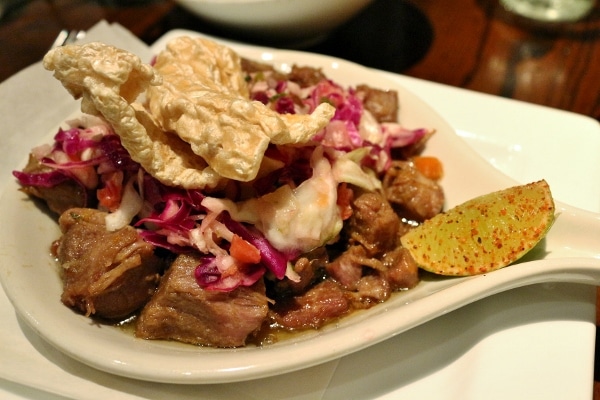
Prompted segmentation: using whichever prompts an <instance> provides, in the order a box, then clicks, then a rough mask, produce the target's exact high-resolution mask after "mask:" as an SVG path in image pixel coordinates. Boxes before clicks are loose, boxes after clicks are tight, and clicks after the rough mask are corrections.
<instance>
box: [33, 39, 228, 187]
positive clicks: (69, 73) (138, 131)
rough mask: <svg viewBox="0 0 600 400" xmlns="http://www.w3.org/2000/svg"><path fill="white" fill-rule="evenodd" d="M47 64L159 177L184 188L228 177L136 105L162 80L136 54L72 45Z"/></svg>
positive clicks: (53, 54)
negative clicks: (159, 125) (213, 167)
mask: <svg viewBox="0 0 600 400" xmlns="http://www.w3.org/2000/svg"><path fill="white" fill-rule="evenodd" d="M44 67H45V68H46V69H48V70H51V71H54V76H55V77H56V78H57V79H58V80H59V81H61V83H62V84H63V86H64V87H65V88H66V89H67V90H68V91H69V93H71V94H72V95H73V97H75V98H76V99H77V98H81V99H82V102H81V111H82V112H84V113H87V114H92V115H99V116H102V117H104V118H105V119H106V120H107V121H108V122H109V123H110V124H111V125H112V127H113V129H114V130H115V132H116V133H117V134H118V135H119V136H120V137H121V143H122V144H123V147H125V148H126V149H127V151H128V152H129V154H130V155H131V158H132V159H134V160H135V161H137V162H138V163H140V164H141V165H142V166H143V167H144V169H145V170H146V171H147V172H148V173H150V174H151V175H153V176H154V177H155V178H157V179H158V180H160V181H162V182H163V183H165V184H167V185H170V186H182V187H185V188H206V187H208V188H214V187H216V186H217V185H218V184H219V183H220V182H222V181H223V178H222V177H220V176H219V175H218V174H216V173H215V172H214V171H213V169H212V168H210V167H209V166H208V165H207V164H206V162H205V161H204V160H203V159H202V158H200V157H198V156H196V155H195V154H193V153H192V151H191V149H190V148H189V145H188V144H187V143H185V142H183V141H182V140H181V139H179V138H178V137H177V136H173V135H166V134H165V133H164V132H163V131H162V130H161V129H160V128H158V125H157V124H156V123H155V122H154V120H153V118H152V117H151V116H150V115H149V114H148V113H147V112H146V111H145V110H144V108H143V106H142V105H141V104H137V103H135V100H136V99H137V98H138V96H139V95H140V94H141V93H143V92H144V91H145V90H146V88H147V87H148V86H150V85H159V84H160V83H161V82H162V79H161V78H160V75H158V74H157V73H156V71H154V69H153V68H152V67H151V66H149V65H146V64H143V63H142V62H141V60H140V59H139V58H138V57H137V56H135V55H133V54H130V53H128V52H126V51H123V50H120V49H117V48H115V47H112V46H108V45H104V44H101V43H90V44H86V45H81V46H78V45H69V46H63V47H58V48H55V49H53V50H51V51H50V52H48V54H46V56H45V57H44Z"/></svg>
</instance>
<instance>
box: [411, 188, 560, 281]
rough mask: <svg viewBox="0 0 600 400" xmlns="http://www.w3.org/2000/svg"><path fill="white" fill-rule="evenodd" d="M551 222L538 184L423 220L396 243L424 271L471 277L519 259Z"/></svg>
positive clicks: (549, 205) (548, 201) (550, 208)
mask: <svg viewBox="0 0 600 400" xmlns="http://www.w3.org/2000/svg"><path fill="white" fill-rule="evenodd" d="M553 222H554V200H553V199H552V193H551V192H550V187H549V186H548V183H546V181H544V180H541V181H538V182H533V183H529V184H527V185H522V186H515V187H511V188H508V189H505V190H501V191H498V192H493V193H489V194H486V195H483V196H480V197H477V198H474V199H472V200H469V201H467V202H465V203H463V204H460V205H458V206H456V207H454V208H453V209H451V210H449V211H447V212H444V213H441V214H438V215H436V216H435V217H433V218H431V219H429V220H427V221H425V222H424V223H423V224H421V225H419V226H418V227H416V228H414V229H412V230H411V231H409V232H408V233H406V234H404V236H402V238H401V239H400V241H401V242H402V245H403V246H404V247H406V248H407V249H408V251H409V252H410V254H411V255H412V256H413V258H414V259H415V261H416V262H417V265H419V267H421V268H422V269H424V270H427V271H430V272H433V273H435V274H440V275H453V276H465V275H476V274H483V273H487V272H490V271H494V270H497V269H499V268H503V267H506V266H507V265H509V264H511V263H513V262H515V261H516V260H518V259H519V258H521V257H523V256H524V255H525V254H526V253H527V252H528V251H529V250H531V249H532V248H533V247H535V245H536V244H537V243H538V242H539V241H540V240H542V239H543V238H544V236H545V235H546V232H548V229H550V227H551V226H552V223H553Z"/></svg>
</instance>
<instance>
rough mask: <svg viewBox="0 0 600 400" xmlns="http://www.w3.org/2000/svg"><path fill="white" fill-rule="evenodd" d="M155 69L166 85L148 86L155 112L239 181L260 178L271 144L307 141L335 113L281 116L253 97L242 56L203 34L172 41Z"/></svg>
mask: <svg viewBox="0 0 600 400" xmlns="http://www.w3.org/2000/svg"><path fill="white" fill-rule="evenodd" d="M155 69H156V70H157V71H158V72H159V73H160V75H161V76H162V78H163V84H162V85H158V86H153V87H150V88H149V89H148V93H147V96H148V100H149V106H150V109H151V111H152V114H153V115H154V116H155V117H156V119H157V120H158V121H159V122H160V123H161V124H162V127H163V128H164V129H165V130H166V131H174V132H176V133H177V135H179V137H181V138H182V139H183V140H185V141H186V142H188V143H189V144H190V146H191V148H192V150H193V152H194V153H195V154H197V155H199V156H200V157H202V158H203V159H204V160H206V162H207V163H208V164H209V165H210V166H211V167H212V168H213V169H214V170H215V171H217V173H218V174H220V175H221V176H224V177H227V178H231V179H235V180H239V181H249V180H252V179H254V178H255V177H256V175H257V173H258V171H259V168H260V165H261V161H262V159H263V153H264V151H265V150H266V148H267V146H268V144H269V143H274V144H279V145H282V144H299V143H306V142H307V141H309V140H310V139H311V138H312V137H313V136H314V135H315V134H316V133H317V132H319V131H320V130H321V129H322V128H324V127H325V126H326V125H327V124H328V123H329V120H330V119H331V118H332V117H333V113H334V111H335V110H334V108H333V107H332V106H331V105H329V104H321V105H320V106H319V107H318V108H317V109H316V110H315V111H314V112H313V113H312V114H311V115H292V114H285V115H281V114H278V113H277V112H276V111H274V110H272V109H270V108H269V107H267V106H265V105H264V104H262V103H260V102H257V101H250V100H249V99H248V89H247V85H246V83H245V82H244V73H243V72H242V69H241V62H240V58H239V56H238V55H237V54H236V53H235V52H234V51H232V50H231V49H229V48H227V47H224V46H220V45H217V44H215V43H214V42H211V41H209V40H206V39H202V38H196V39H192V38H189V37H180V38H176V39H174V40H172V41H171V42H170V43H169V44H168V45H167V48H166V50H165V51H163V52H162V53H161V54H160V55H159V56H158V58H157V60H156V64H155Z"/></svg>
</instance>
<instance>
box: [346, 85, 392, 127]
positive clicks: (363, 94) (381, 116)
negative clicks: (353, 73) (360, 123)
mask: <svg viewBox="0 0 600 400" xmlns="http://www.w3.org/2000/svg"><path fill="white" fill-rule="evenodd" d="M356 95H357V97H358V98H359V99H361V100H362V102H363V105H364V107H365V109H366V110H368V111H369V112H370V113H371V114H373V116H374V117H375V119H376V120H377V121H378V122H397V121H398V93H397V92H396V91H394V90H381V89H374V88H372V87H369V86H367V85H358V86H357V87H356Z"/></svg>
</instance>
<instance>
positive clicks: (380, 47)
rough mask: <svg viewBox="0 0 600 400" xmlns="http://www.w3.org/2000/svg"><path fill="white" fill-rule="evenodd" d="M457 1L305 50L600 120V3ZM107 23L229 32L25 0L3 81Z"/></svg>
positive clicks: (135, 28)
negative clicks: (578, 16) (539, 19)
mask: <svg viewBox="0 0 600 400" xmlns="http://www.w3.org/2000/svg"><path fill="white" fill-rule="evenodd" d="M451 3H452V4H449V3H448V2H440V1H439V0H410V1H402V0H378V1H376V2H375V3H374V4H373V6H372V7H370V8H369V9H367V10H366V11H365V12H364V13H363V14H362V15H361V16H360V18H358V19H356V20H353V21H351V22H350V23H349V24H347V25H346V26H344V27H342V28H341V29H340V30H338V31H337V32H335V33H334V34H333V35H332V36H331V38H329V39H328V40H326V41H325V42H322V43H320V44H318V45H315V46H312V47H310V48H307V50H310V51H315V52H321V53H327V54H331V55H335V56H340V57H344V58H348V59H351V60H353V61H357V62H359V63H362V64H365V65H368V66H372V67H377V68H381V69H386V70H390V71H393V72H397V73H402V74H406V75H409V76H413V77H417V78H422V79H426V80H430V81H434V82H439V83H443V84H448V85H452V86H457V87H462V88H466V89H470V90H474V91H479V92H485V93H490V94H493V95H498V96H503V97H507V98H512V99H518V100H523V101H527V102H531V103H536V104H541V105H545V106H549V107H554V108H558V109H562V110H567V111H572V112H575V113H579V114H583V115H587V116H589V117H592V118H595V119H596V120H599V121H600V3H598V4H597V5H596V7H595V9H594V10H593V12H592V13H591V15H589V16H588V17H587V18H586V19H584V20H582V21H580V22H577V23H573V24H567V25H539V24H532V23H530V22H527V21H524V20H522V19H519V18H516V17H514V16H513V15H511V14H509V13H507V12H506V11H504V10H503V8H502V7H501V6H500V5H498V3H497V0H454V1H453V2H451ZM102 19H105V20H107V21H109V22H118V23H120V24H121V25H123V26H125V27H126V28H128V29H129V30H130V31H131V32H133V33H134V34H135V35H137V36H138V37H140V38H141V39H142V40H144V41H145V42H147V43H152V42H153V41H155V40H156V39H157V38H158V37H159V36H160V35H162V34H163V33H164V32H167V31H169V30H171V29H175V28H186V29H193V30H197V31H201V32H205V33H212V34H216V35H221V36H228V34H227V32H222V31H219V30H218V29H216V28H214V27H211V26H208V25H207V24H206V23H205V22H203V21H200V20H199V19H197V18H195V17H194V16H192V15H190V14H189V13H187V12H185V11H184V10H182V9H181V8H179V7H178V6H176V5H175V4H174V3H173V2H172V1H170V0H164V1H163V0H154V1H147V0H146V1H145V0H137V1H136V0H120V1H117V0H97V1H92V0H29V1H27V0H26V1H24V2H23V3H22V4H20V5H19V6H18V7H16V8H14V9H13V10H11V11H10V12H9V13H8V14H7V15H5V17H4V18H3V19H2V20H0V81H3V80H5V79H6V78H8V77H9V76H10V75H12V74H14V73H15V72H17V71H19V70H20V69H22V68H24V67H26V66H28V65H30V64H32V63H34V62H37V61H39V60H40V59H41V57H42V56H43V55H44V53H45V52H46V50H47V49H48V47H49V46H50V45H51V44H52V42H53V40H54V38H55V37H56V36H57V34H58V33H59V31H60V30H61V29H64V28H67V29H88V28H90V27H91V26H92V25H94V24H95V23H96V22H98V21H99V20H102ZM356 32H360V35H358V36H357V35H356ZM565 134H568V132H565ZM595 392H596V393H595V397H594V398H596V399H600V385H596V388H595Z"/></svg>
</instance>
